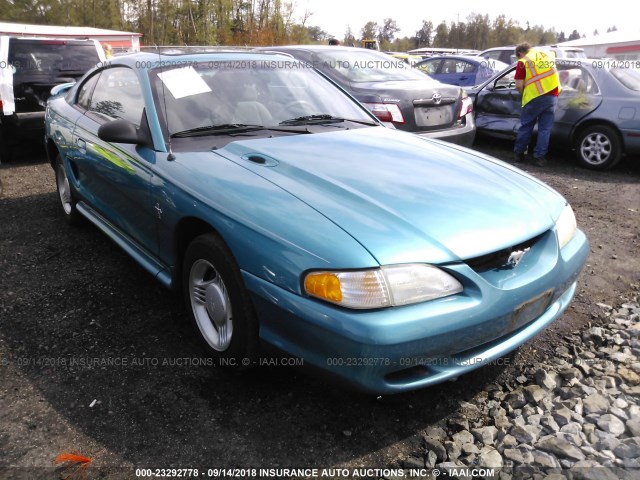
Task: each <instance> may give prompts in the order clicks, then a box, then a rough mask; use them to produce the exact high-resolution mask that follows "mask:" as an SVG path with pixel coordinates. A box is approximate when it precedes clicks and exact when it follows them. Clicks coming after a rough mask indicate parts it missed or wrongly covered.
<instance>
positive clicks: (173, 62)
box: [108, 47, 293, 68]
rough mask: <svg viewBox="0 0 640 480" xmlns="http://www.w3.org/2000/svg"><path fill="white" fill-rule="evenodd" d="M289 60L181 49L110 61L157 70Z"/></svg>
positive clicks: (263, 54)
mask: <svg viewBox="0 0 640 480" xmlns="http://www.w3.org/2000/svg"><path fill="white" fill-rule="evenodd" d="M278 56H279V57H281V58H287V59H289V60H291V61H293V60H292V59H291V57H288V56H285V55H278V53H277V52H271V51H256V50H253V49H252V50H246V49H237V50H236V49H231V48H226V49H224V50H215V51H197V52H185V51H183V50H180V47H175V49H173V50H166V51H161V52H159V53H152V52H148V51H147V52H136V53H127V54H124V55H118V56H115V57H113V58H111V59H109V62H108V64H109V65H115V64H118V65H126V66H130V67H136V68H140V67H141V66H142V67H143V68H157V67H169V66H175V67H188V66H189V63H190V62H191V63H193V62H202V61H225V60H235V59H244V60H267V59H269V58H273V57H278Z"/></svg>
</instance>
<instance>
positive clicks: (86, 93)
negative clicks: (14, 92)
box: [46, 51, 589, 393]
mask: <svg viewBox="0 0 640 480" xmlns="http://www.w3.org/2000/svg"><path fill="white" fill-rule="evenodd" d="M64 89H65V87H60V89H59V90H60V92H59V93H58V95H57V96H55V97H53V98H51V99H50V100H49V104H48V108H47V115H46V139H47V154H48V157H49V160H50V162H51V165H52V167H53V169H54V171H55V177H56V184H57V189H58V193H59V199H60V204H61V206H62V209H61V211H62V212H63V214H64V217H65V218H66V220H67V221H68V222H69V223H72V224H74V223H77V222H79V221H80V220H82V219H88V220H89V221H91V222H92V223H93V224H95V225H96V226H98V228H100V229H101V230H103V231H104V232H105V233H106V234H107V235H108V236H109V237H110V238H111V239H112V240H114V241H115V242H116V243H117V244H118V245H120V246H121V247H122V248H123V249H124V250H125V251H127V252H128V253H129V254H130V255H131V256H132V257H133V258H134V259H135V260H136V261H137V262H138V263H139V264H140V265H141V266H142V267H143V268H145V269H146V270H147V271H149V273H150V274H151V275H152V276H153V277H155V278H156V279H157V280H159V281H160V282H161V283H162V284H164V285H165V286H166V287H168V288H173V289H176V290H178V291H182V294H183V295H184V298H185V302H186V305H187V311H188V315H189V316H190V318H191V320H192V322H193V324H194V325H195V331H196V332H198V335H199V337H200V338H201V340H202V343H203V345H204V346H205V348H206V350H207V352H208V353H209V354H210V355H211V356H212V357H213V358H214V359H217V360H218V361H219V362H220V364H225V365H228V366H229V365H231V366H234V365H235V366H236V367H248V366H251V365H253V364H254V358H256V355H258V341H259V340H260V339H261V340H263V341H265V342H267V343H271V344H273V345H275V346H277V347H278V348H280V349H281V350H283V351H285V352H287V353H288V354H291V355H294V356H298V357H301V358H303V359H304V362H305V365H311V366H314V367H318V368H320V369H322V370H324V371H326V372H329V373H331V374H333V375H335V376H337V377H338V378H340V379H343V380H345V381H348V382H350V383H351V384H352V385H355V386H357V387H359V388H361V389H364V390H366V391H370V392H377V393H383V392H387V393H392V392H400V391H403V390H410V389H416V388H420V387H424V386H427V385H431V384H434V383H438V382H441V381H444V380H446V379H451V378H454V377H457V376H459V375H461V374H463V373H465V372H468V371H471V370H473V369H475V368H478V367H480V366H481V365H483V364H485V363H486V362H489V361H491V360H493V359H496V358H498V357H500V356H502V355H504V354H506V353H507V352H509V351H511V350H513V349H515V348H517V347H518V346H519V345H520V344H522V343H523V342H525V341H527V340H529V339H530V338H532V337H533V336H534V335H536V334H537V333H539V332H540V331H542V330H543V329H544V328H545V327H546V326H547V325H549V324H550V323H551V322H552V321H554V320H555V319H556V318H558V317H559V316H560V315H561V314H562V312H563V311H564V310H565V308H567V306H568V304H569V302H570V300H571V298H572V297H573V295H574V292H575V289H576V279H577V276H578V274H579V272H580V270H581V268H582V267H583V264H584V262H585V260H586V257H587V254H588V251H589V247H588V242H587V239H586V237H585V235H584V234H583V233H582V232H581V231H580V230H579V229H577V227H576V222H575V217H574V214H573V211H572V209H571V207H570V206H569V205H568V204H567V202H566V200H565V199H564V198H563V197H562V196H560V194H558V193H557V192H555V191H554V190H552V189H551V188H550V187H548V186H547V185H545V184H543V183H542V182H540V181H538V180H536V179H534V178H532V177H530V176H528V175H527V174H526V173H524V172H522V171H520V170H517V169H515V168H513V167H511V166H510V165H508V164H505V163H503V162H500V161H499V160H496V159H494V158H490V157H488V156H484V155H482V154H480V153H477V152H473V151H471V150H467V149H462V148H460V147H457V146H454V145H450V144H447V143H444V142H437V141H433V140H430V139H425V138H422V137H419V136H417V135H413V134H411V133H408V132H402V131H399V130H397V129H393V128H387V127H385V126H384V125H383V124H382V123H380V122H379V121H378V120H377V119H376V118H375V116H373V115H372V114H371V113H370V112H369V111H368V110H367V109H366V108H364V107H363V106H362V105H361V104H360V103H358V102H356V101H355V100H354V99H353V98H352V97H350V96H349V95H347V94H345V93H344V92H343V91H342V90H340V89H339V88H337V87H336V86H335V85H334V84H333V83H332V82H330V81H329V80H327V79H326V78H325V77H324V76H322V75H320V74H319V73H318V72H316V71H315V70H314V69H312V68H306V67H305V65H304V64H303V63H302V62H298V61H296V60H293V59H291V57H287V56H282V55H269V54H265V53H251V52H246V51H244V52H237V53H233V52H227V53H217V54H216V53H212V54H194V55H152V54H147V53H141V54H136V55H130V56H123V57H115V58H114V59H113V60H112V61H111V62H110V65H109V66H108V67H105V66H102V67H99V68H96V69H94V70H92V71H91V72H90V73H89V74H88V75H87V76H86V77H85V78H83V79H82V80H81V81H80V82H78V83H77V84H76V85H75V86H73V87H70V88H69V89H68V90H66V91H65V90H64Z"/></svg>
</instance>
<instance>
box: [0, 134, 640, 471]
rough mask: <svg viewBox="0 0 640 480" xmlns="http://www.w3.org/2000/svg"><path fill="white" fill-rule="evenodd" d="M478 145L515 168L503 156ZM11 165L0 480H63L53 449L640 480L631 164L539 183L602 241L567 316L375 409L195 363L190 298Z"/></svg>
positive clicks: (639, 193)
mask: <svg viewBox="0 0 640 480" xmlns="http://www.w3.org/2000/svg"><path fill="white" fill-rule="evenodd" d="M477 148H479V149H480V150H482V151H485V152H487V153H490V154H493V155H495V156H497V157H502V158H505V159H510V156H511V155H510V145H509V144H508V143H501V142H494V141H490V142H489V141H485V142H480V143H479V144H478V146H477ZM17 158H19V159H20V161H17V162H14V163H11V164H9V165H1V166H0V182H1V183H2V192H1V193H0V273H1V275H0V400H1V401H2V405H3V408H2V409H1V410H0V425H1V428H0V478H11V479H13V478H29V479H31V478H59V477H60V475H59V474H60V471H59V470H56V469H55V466H54V463H53V461H54V459H55V458H56V456H57V455H58V454H59V453H60V452H77V453H80V454H82V455H85V456H87V457H89V458H91V459H92V463H91V464H90V466H89V467H88V468H87V469H86V471H85V472H84V473H86V474H87V478H109V479H111V478H113V479H117V478H134V477H135V470H134V468H135V467H142V468H151V469H154V468H198V469H200V471H201V472H202V471H204V472H206V471H207V469H216V468H217V469H220V468H247V467H250V468H257V469H260V468H274V469H283V468H318V469H322V468H346V469H347V470H348V471H349V472H350V473H354V472H353V469H356V468H362V469H365V470H364V471H362V472H357V473H364V474H365V475H361V476H367V477H379V476H385V475H386V476H388V477H391V476H392V474H393V473H396V474H397V473H398V472H394V471H393V469H402V468H405V467H406V468H425V469H427V468H430V467H432V466H438V467H439V468H441V469H442V471H446V470H447V468H449V469H450V468H453V467H454V465H455V466H456V467H462V466H463V465H464V466H465V467H479V466H481V465H489V464H492V465H493V464H496V465H500V464H501V465H502V466H503V467H504V469H503V470H501V471H500V474H502V475H507V474H508V473H512V474H514V477H518V476H531V475H539V474H540V472H542V470H540V469H549V468H557V467H558V466H559V467H560V468H561V470H558V472H561V473H563V474H568V473H569V472H571V475H572V476H573V478H609V477H608V476H610V475H617V476H624V475H633V474H634V473H639V472H637V471H635V472H634V470H633V469H634V468H635V467H636V465H635V464H634V463H633V460H634V459H637V458H638V455H635V456H631V455H632V453H634V452H635V450H634V449H636V448H637V441H636V440H637V431H635V430H633V429H634V428H636V427H634V425H636V424H635V423H633V420H634V417H635V418H637V416H638V415H637V413H638V411H637V408H638V392H637V383H635V384H634V382H636V379H637V374H638V372H637V362H638V359H637V354H638V343H637V338H638V337H637V334H636V332H637V331H638V327H637V323H638V319H637V297H638V294H639V293H640V292H639V289H640V287H639V285H640V255H638V252H640V161H638V159H627V160H625V161H623V162H622V163H621V164H619V166H618V167H617V168H616V169H615V170H613V171H611V172H591V171H587V170H583V169H580V168H577V167H575V166H574V164H573V161H572V160H571V159H570V158H569V156H568V154H566V153H563V152H555V153H554V154H553V155H551V156H550V160H551V162H550V165H549V166H548V167H547V168H545V169H540V168H537V167H530V168H528V170H529V171H530V173H532V174H533V175H535V176H537V177H539V178H541V179H542V180H544V181H546V182H547V183H549V184H550V185H552V186H553V187H554V188H556V189H557V190H559V191H560V192H561V193H562V194H563V195H564V196H565V197H566V198H567V199H568V200H569V201H570V203H571V204H572V206H573V207H574V210H575V211H576V216H577V218H578V223H579V224H580V227H581V228H582V229H583V230H584V231H585V232H586V233H587V235H588V237H589V239H590V241H591V255H590V258H589V260H588V265H587V267H586V268H585V270H584V271H583V273H582V275H581V277H580V280H579V288H578V292H577V294H576V298H575V300H574V302H573V304H572V306H571V307H570V308H569V309H568V310H567V312H566V313H565V315H564V316H563V317H562V318H561V319H560V320H559V321H557V322H555V323H554V324H553V325H552V326H551V327H549V328H548V329H547V330H546V331H545V332H544V333H543V334H542V335H540V336H539V337H537V338H536V339H534V340H533V341H532V342H529V343H528V344H526V345H524V346H523V347H521V348H520V349H519V350H518V351H517V352H515V353H514V354H513V355H510V356H509V357H506V358H505V359H504V360H503V361H502V362H499V363H498V362H496V363H495V364H492V365H489V366H487V367H485V368H482V369H481V370H478V371H476V373H474V374H473V375H467V376H465V377H463V378H461V379H459V380H458V381H457V382H448V383H446V384H443V385H439V386H437V387H433V388H429V389H424V390H421V391H417V392H410V393H407V394H402V395H397V396H392V397H383V398H372V397H368V396H363V395H360V394H357V393H353V392H351V391H349V390H346V389H345V388H343V387H341V386H338V385H335V384H333V383H330V382H327V381H324V380H323V379H322V378H318V377H317V376H315V375H313V374H312V372H308V371H307V370H306V369H305V368H304V367H303V368H295V367H293V366H291V365H289V364H287V363H286V362H285V361H282V360H287V359H282V358H281V359H280V364H279V365H274V364H273V363H271V364H265V365H261V366H260V367H258V368H256V369H253V370H252V371H249V372H246V373H244V374H242V375H238V374H231V373H228V372H225V371H222V370H221V369H217V368H211V367H209V366H206V365H201V364H198V362H197V360H198V359H199V357H200V353H199V350H198V344H197V341H196V339H195V337H194V335H193V334H192V333H191V331H190V329H189V327H188V325H187V323H186V321H185V320H184V318H185V314H184V309H183V306H182V305H181V303H180V301H179V300H177V299H176V298H174V297H172V296H171V295H168V294H167V292H166V291H164V290H163V289H162V287H160V286H159V285H157V284H156V283H154V282H153V281H152V279H150V277H149V276H148V275H147V274H146V273H145V272H144V271H143V270H142V269H141V268H139V267H138V266H137V265H136V264H135V263H134V262H133V261H132V260H131V259H129V258H128V257H127V256H126V254H124V253H123V252H122V251H120V250H119V249H118V247H116V246H115V245H114V244H113V243H112V242H110V241H109V240H108V239H107V238H106V237H105V236H104V235H103V234H101V233H100V232H99V231H97V230H96V229H94V228H92V227H84V228H79V229H77V228H76V229H74V228H71V227H68V226H67V225H66V224H65V223H64V221H63V219H62V217H61V215H60V212H59V208H60V207H59V205H58V200H57V196H56V193H55V185H54V177H53V172H52V170H51V168H50V167H49V166H48V165H47V164H46V163H45V161H44V158H43V156H42V154H41V152H39V151H33V152H30V151H25V152H23V154H22V155H21V156H20V155H18V156H17ZM602 305H611V308H609V307H606V306H602ZM594 329H595V330H594ZM598 329H600V330H598ZM265 355H266V358H277V357H272V356H270V355H271V354H270V353H269V352H267V353H265ZM107 359H112V360H113V359H121V361H120V364H119V365H106V364H105V361H106V360H107ZM194 360H195V361H194ZM578 360H579V361H578ZM563 362H565V363H563ZM634 374H635V375H636V376H635V377H634ZM523 397H524V398H523ZM601 397H602V398H601ZM603 399H604V400H603ZM523 402H524V403H523ZM625 416H626V417H628V418H625ZM465 420H466V422H467V423H468V427H467V424H466V423H465ZM554 422H555V423H554ZM563 422H566V423H563ZM621 424H622V426H621ZM556 426H557V427H558V429H557V430H556V428H555V427H556ZM578 427H579V428H578ZM623 427H624V431H623V432H621V429H622V428H623ZM463 432H466V434H465V433H463ZM467 434H468V435H467ZM455 435H458V436H457V437H456V436H455ZM469 435H471V436H469ZM634 439H636V440H634ZM443 449H444V453H443ZM458 449H459V450H460V452H459V453H458ZM476 450H477V451H476ZM456 462H458V463H456ZM545 462H546V463H545ZM581 462H582V463H581ZM592 465H597V466H598V468H597V469H594V468H591V466H592ZM512 467H513V470H509V469H511V468H512ZM569 467H573V470H569ZM366 469H368V470H366ZM372 469H378V470H372ZM383 469H389V471H386V472H385V471H383ZM536 469H538V470H539V472H537V473H536ZM605 469H607V470H605ZM449 471H450V472H451V473H456V472H454V471H452V470H449ZM69 472H70V471H67V474H68V473H69ZM402 472H403V473H405V471H404V470H402ZM550 472H551V471H550V470H544V475H548V474H550ZM593 472H595V473H593ZM212 473H213V472H212ZM217 473H218V474H219V475H218V478H222V477H223V476H224V475H222V474H221V472H217ZM229 473H234V472H229ZM245 473H246V472H245ZM267 473H268V472H267ZM335 473H336V472H334V474H335ZM420 473H424V472H420ZM457 473H459V472H457ZM368 474H371V475H368ZM544 475H542V476H539V478H544ZM581 475H582V477H581ZM589 475H595V476H592V477H589ZM599 475H600V476H599ZM202 476H203V475H200V477H201V478H202ZM248 476H249V475H245V476H244V477H245V478H248ZM334 476H335V475H334ZM550 478H554V477H550ZM611 478H613V477H611ZM630 478H631V477H630ZM636 478H637V475H636Z"/></svg>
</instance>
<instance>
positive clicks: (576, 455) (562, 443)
mask: <svg viewBox="0 0 640 480" xmlns="http://www.w3.org/2000/svg"><path fill="white" fill-rule="evenodd" d="M536 448H538V449H540V450H542V451H545V452H549V453H552V454H554V455H555V456H557V457H560V458H567V459H569V460H572V461H576V462H577V461H579V460H584V459H585V455H584V453H582V451H581V450H580V449H579V448H578V447H576V446H575V445H573V444H571V443H569V442H568V441H567V440H565V439H564V438H562V437H557V436H554V435H547V436H546V437H542V438H541V439H540V440H538V442H537V443H536Z"/></svg>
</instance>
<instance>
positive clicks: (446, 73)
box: [435, 58, 478, 87]
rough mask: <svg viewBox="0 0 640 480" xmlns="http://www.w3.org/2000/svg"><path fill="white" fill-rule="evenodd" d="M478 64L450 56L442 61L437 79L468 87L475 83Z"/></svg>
mask: <svg viewBox="0 0 640 480" xmlns="http://www.w3.org/2000/svg"><path fill="white" fill-rule="evenodd" d="M477 68H478V67H477V66H476V65H473V64H472V63H470V62H466V61H464V60H460V59H455V58H448V59H445V60H444V61H443V62H442V65H441V66H440V71H439V73H438V74H437V75H436V77H435V78H436V80H438V81H440V82H442V83H448V84H450V85H459V86H461V87H467V86H471V85H474V84H475V77H476V70H477Z"/></svg>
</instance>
